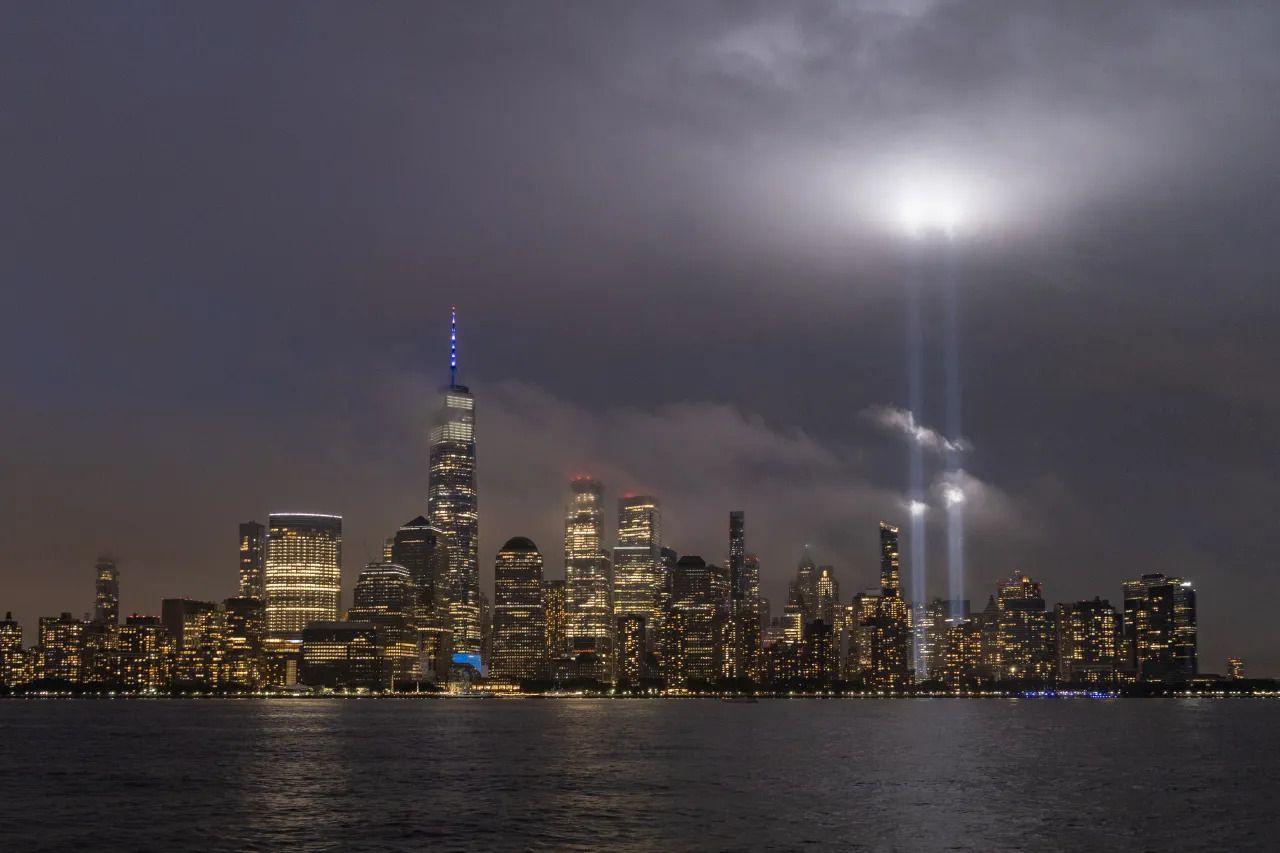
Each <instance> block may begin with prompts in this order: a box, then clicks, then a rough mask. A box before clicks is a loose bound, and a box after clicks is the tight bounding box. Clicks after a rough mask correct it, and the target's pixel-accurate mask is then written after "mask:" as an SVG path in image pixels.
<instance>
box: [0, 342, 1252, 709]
mask: <svg viewBox="0 0 1280 853" xmlns="http://www.w3.org/2000/svg"><path fill="white" fill-rule="evenodd" d="M569 490H570V494H569V501H568V508H567V512H566V517H565V534H564V543H563V545H564V565H565V577H564V579H563V580H559V579H548V578H546V577H545V574H544V568H543V566H544V561H543V555H542V552H541V551H540V550H539V548H538V546H537V545H536V544H535V543H534V542H533V541H532V540H530V539H528V538H525V537H520V536H517V537H513V538H511V539H508V540H507V541H506V543H505V544H504V545H503V546H502V548H501V549H500V550H499V551H498V553H497V555H496V557H495V559H494V597H493V601H492V602H490V601H489V600H488V599H487V598H486V597H485V596H484V595H483V594H482V593H481V591H480V583H479V555H478V542H479V538H478V520H479V514H478V501H477V490H476V438H475V400H474V397H473V395H472V394H471V391H470V390H469V389H468V388H467V387H466V386H464V385H460V384H459V383H458V381H457V333H456V316H455V320H454V324H453V328H452V333H451V353H450V384H449V385H448V387H447V388H445V389H444V391H443V394H442V400H441V405H440V408H439V410H438V413H437V416H436V418H435V422H434V426H433V429H432V432H431V449H430V479H429V486H428V497H427V512H426V514H425V515H420V516H417V517H415V518H413V519H412V520H410V521H408V522H406V523H405V524H404V525H402V526H401V527H400V528H399V529H398V530H396V531H395V532H394V534H393V535H392V536H390V537H389V538H388V539H387V540H386V543H385V545H384V548H383V554H382V559H381V560H379V561H376V562H371V563H369V564H368V565H367V566H366V567H365V569H364V570H363V571H362V572H361V573H360V575H359V578H358V580H357V581H356V585H355V589H354V592H353V595H352V600H351V605H350V607H348V608H347V609H346V611H345V613H344V612H343V611H342V609H341V601H342V589H341V577H342V518H341V517H340V516H337V515H328V514H317V513H300V512H285V513H272V514H271V515H270V516H269V517H268V521H267V524H266V525H262V524H259V523H256V522H248V523H245V524H241V525H240V529H239V543H240V559H239V585H238V589H237V594H236V595H235V596H234V597H231V598H227V599H225V600H223V601H221V602H212V601H194V600H190V599H185V598H183V599H166V600H164V601H163V602H162V605H161V614H160V616H159V617H156V616H140V615H133V616H129V617H127V618H125V619H124V620H123V623H122V622H121V618H120V611H119V592H120V590H119V573H118V571H117V568H116V564H115V562H114V561H113V560H112V559H110V558H103V559H100V560H99V561H98V563H97V565H96V567H95V573H96V606H95V612H94V615H93V618H88V617H86V618H84V619H77V618H74V617H72V615H71V614H69V613H63V614H61V615H60V616H56V617H53V616H49V617H42V618H41V619H40V620H39V625H38V641H37V643H36V645H35V646H32V647H29V648H27V647H24V645H23V633H22V630H21V627H20V626H19V625H18V624H17V623H16V622H14V621H13V620H12V618H6V619H5V620H4V621H3V622H0V681H2V682H3V684H4V686H6V687H9V688H21V687H23V686H28V687H30V686H32V685H34V686H45V687H57V686H67V685H74V686H80V687H84V686H96V687H99V688H103V689H112V690H122V691H164V690H173V689H186V688H190V689H200V690H214V691H259V690H267V689H290V688H293V687H294V686H296V685H300V686H303V687H314V688H367V689H371V690H390V689H401V690H416V691H421V690H424V689H427V690H439V689H451V690H460V689H467V690H474V689H486V690H493V691H542V690H548V689H573V688H575V687H578V688H587V689H612V690H614V691H617V692H621V693H655V692H662V693H666V694H671V695H679V694H690V693H691V694H697V693H704V692H725V691H732V692H739V691H769V690H773V691H787V692H792V691H796V690H802V691H803V690H828V689H842V690H867V691H877V692H883V691H888V692H907V691H917V690H929V691H939V692H965V691H971V690H980V689H982V688H983V687H984V686H988V685H1000V684H1010V683H1014V684H1019V685H1036V686H1043V685H1073V686H1082V687H1107V688H1110V687H1115V686H1118V685H1121V684H1124V683H1159V684H1170V683H1187V682H1190V681H1192V680H1194V679H1195V678H1196V677H1197V675H1198V669H1197V653H1196V594H1195V589H1194V587H1193V586H1192V584H1191V583H1190V582H1188V581H1186V580H1183V579H1180V578H1171V577H1165V576H1164V575H1158V574H1153V575H1144V576H1142V577H1141V578H1139V579H1137V580H1133V581H1129V582H1127V583H1125V584H1124V592H1123V602H1122V606H1121V608H1120V609H1118V610H1117V609H1116V608H1115V607H1113V606H1112V605H1111V604H1110V603H1109V602H1108V601H1105V600H1102V599H1096V598H1095V599H1093V600H1091V601H1079V602H1071V603H1060V604H1057V605H1056V606H1054V607H1052V608H1050V607H1048V606H1047V604H1046V602H1045V599H1044V594H1043V590H1042V587H1041V585H1040V584H1039V583H1038V582H1036V581H1034V580H1032V579H1031V578H1030V577H1028V576H1027V575H1023V574H1018V575H1015V576H1013V577H1011V578H1010V579H1009V580H1007V581H1005V582H1003V583H1001V584H1000V585H999V588H998V589H997V590H996V592H995V594H994V595H992V596H991V597H990V598H989V599H988V601H987V603H986V606H985V607H983V609H982V610H980V611H976V612H973V611H971V609H970V606H969V602H968V601H942V600H934V601H932V602H926V601H921V600H917V601H914V602H912V601H909V600H907V599H906V598H905V597H904V595H903V590H902V584H901V577H900V572H899V562H900V543H899V534H898V528H896V527H894V526H893V525H890V524H887V523H883V522H882V523H881V524H880V529H879V566H880V570H879V584H878V586H876V587H874V588H872V589H868V590H864V591H861V592H859V593H857V594H855V595H853V596H852V597H851V598H849V599H848V600H842V599H841V596H840V589H839V584H838V583H837V581H836V579H835V576H834V571H833V569H832V567H830V566H819V565H816V564H815V563H814V561H813V559H812V558H811V557H810V555H809V553H808V549H806V551H805V554H804V557H803V558H802V559H801V561H800V563H799V566H798V568H797V570H796V574H795V578H794V580H793V581H792V582H791V584H790V585H789V589H788V596H787V601H786V603H785V605H784V606H783V607H782V608H781V612H778V613H774V612H773V611H772V609H771V605H770V602H769V601H768V600H767V599H766V598H765V597H764V596H762V595H761V591H760V565H759V561H758V559H757V558H756V557H755V556H753V555H752V554H751V553H749V552H748V550H747V548H746V520H745V517H744V514H743V513H742V512H731V513H729V517H728V528H727V533H728V541H727V552H726V559H725V560H723V565H717V564H715V563H708V562H707V561H706V560H704V559H703V558H702V557H699V556H694V555H683V556H682V555H679V554H678V553H677V552H676V551H674V550H672V549H671V548H669V547H666V545H665V544H664V542H663V538H662V523H661V519H662V513H661V507H660V505H659V501H658V500H657V499H656V498H654V497H652V496H648V495H624V496H623V497H621V498H619V499H618V500H617V504H616V510H617V513H616V518H617V528H616V530H617V534H616V539H615V544H614V545H613V547H612V548H610V547H608V546H607V545H606V543H607V541H608V540H607V538H606V532H605V517H606V511H605V501H604V489H603V486H602V485H601V484H600V482H598V481H597V480H595V479H593V478H591V477H578V478H575V479H574V480H573V481H572V482H571V483H570V486H569ZM557 544H558V543H557ZM1229 666H1230V667H1232V670H1233V671H1232V672H1231V675H1232V676H1233V677H1237V678H1242V677H1243V672H1242V668H1241V665H1240V664H1239V661H1233V662H1232V663H1231V664H1229Z"/></svg>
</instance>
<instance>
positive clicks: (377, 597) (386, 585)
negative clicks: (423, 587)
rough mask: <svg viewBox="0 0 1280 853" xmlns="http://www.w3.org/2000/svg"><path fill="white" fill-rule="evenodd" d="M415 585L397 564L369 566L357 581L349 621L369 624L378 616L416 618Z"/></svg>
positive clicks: (348, 615) (373, 564)
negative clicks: (391, 615)
mask: <svg viewBox="0 0 1280 853" xmlns="http://www.w3.org/2000/svg"><path fill="white" fill-rule="evenodd" d="M413 593H414V589H413V581H412V579H411V578H410V577H409V570H408V569H406V568H405V567H404V566H401V565H399V564H397V563H381V562H378V563H369V564H368V565H367V566H365V569H364V571H362V572H361V573H360V576H359V577H358V578H357V579H356V586H355V591H354V592H353V594H352V596H351V607H350V608H348V610H347V619H348V620H349V621H351V622H367V621H370V620H371V619H373V617H374V615H375V614H378V613H401V614H412V613H413V609H414V600H413V599H414V594H413Z"/></svg>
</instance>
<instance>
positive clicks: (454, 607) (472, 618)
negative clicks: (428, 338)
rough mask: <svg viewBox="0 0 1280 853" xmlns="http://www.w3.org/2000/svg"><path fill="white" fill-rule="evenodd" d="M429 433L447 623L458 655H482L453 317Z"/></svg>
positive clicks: (471, 438) (471, 424)
mask: <svg viewBox="0 0 1280 853" xmlns="http://www.w3.org/2000/svg"><path fill="white" fill-rule="evenodd" d="M443 394H444V399H443V401H442V405H441V407H440V409H439V411H438V412H437V413H436V418H435V424H434V426H433V427H432V429H431V473H430V477H429V481H428V494H427V517H428V518H429V519H430V520H431V523H432V524H433V525H435V526H436V527H438V528H439V529H440V530H442V531H444V532H445V533H447V534H448V536H449V547H450V557H451V562H450V567H449V573H450V578H449V595H448V599H449V621H450V628H451V630H452V635H453V636H452V641H453V650H454V652H455V653H456V654H462V655H479V654H480V647H481V636H480V562H479V550H478V549H479V546H480V534H479V509H478V507H479V504H478V501H477V493H476V422H475V398H474V397H473V396H472V395H471V390H470V389H469V388H467V386H465V385H459V384H458V315H457V312H456V311H454V312H453V314H452V316H451V322H450V332H449V385H448V387H446V388H445V389H444V392H443Z"/></svg>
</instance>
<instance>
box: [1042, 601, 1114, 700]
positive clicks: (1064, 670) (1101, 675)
mask: <svg viewBox="0 0 1280 853" xmlns="http://www.w3.org/2000/svg"><path fill="white" fill-rule="evenodd" d="M1054 623H1055V624H1054V630H1055V631H1056V632H1057V642H1056V645H1057V656H1058V661H1057V663H1058V667H1057V669H1058V671H1057V675H1058V680H1059V681H1062V682H1066V683H1081V684H1109V683H1111V682H1112V681H1113V680H1114V679H1115V674H1116V666H1117V664H1118V663H1120V661H1121V659H1122V658H1121V655H1120V648H1121V647H1120V614H1118V613H1116V610H1115V608H1114V607H1112V606H1111V604H1110V603H1109V602H1107V601H1104V600H1102V599H1100V598H1095V599H1094V600H1093V601H1077V602H1075V603H1073V604H1066V603H1063V604H1059V605H1058V606H1057V607H1056V608H1055V619H1054Z"/></svg>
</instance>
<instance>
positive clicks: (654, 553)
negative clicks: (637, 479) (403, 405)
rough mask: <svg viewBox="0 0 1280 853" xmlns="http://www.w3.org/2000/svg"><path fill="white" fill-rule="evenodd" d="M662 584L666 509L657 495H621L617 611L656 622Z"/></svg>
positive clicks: (615, 584) (615, 587) (615, 591)
mask: <svg viewBox="0 0 1280 853" xmlns="http://www.w3.org/2000/svg"><path fill="white" fill-rule="evenodd" d="M661 585H662V513H661V510H660V508H659V506H658V500H657V498H654V497H651V496H649V495H633V496H627V497H622V498H619V499H618V544H617V546H615V547H614V549H613V612H614V614H615V615H617V616H640V617H643V618H644V619H645V620H646V621H647V622H648V623H650V624H652V623H653V621H654V620H655V619H657V617H658V612H659V609H658V608H659V601H658V596H659V587H660V586H661Z"/></svg>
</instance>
